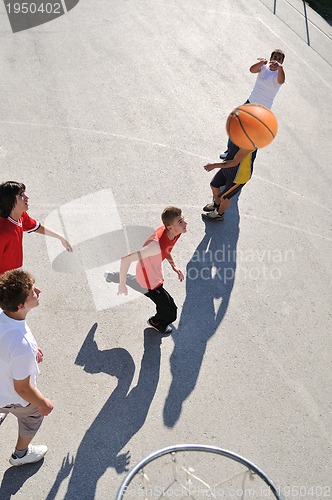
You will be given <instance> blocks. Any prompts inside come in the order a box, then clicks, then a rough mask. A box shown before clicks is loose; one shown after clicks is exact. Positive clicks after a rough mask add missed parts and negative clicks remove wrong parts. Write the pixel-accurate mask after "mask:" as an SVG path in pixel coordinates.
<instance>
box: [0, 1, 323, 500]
mask: <svg viewBox="0 0 332 500" xmlns="http://www.w3.org/2000/svg"><path fill="white" fill-rule="evenodd" d="M294 1H295V0H294ZM265 3H266V2H265ZM300 3H301V2H300ZM0 25H1V33H0V47H1V49H0V54H1V68H2V70H1V73H2V79H1V89H2V92H1V97H0V99H1V110H2V112H1V119H0V137H1V139H0V161H1V182H3V181H5V180H9V179H14V180H18V181H23V182H24V183H25V184H26V186H27V194H28V195H29V196H30V210H29V213H30V214H31V215H32V216H34V217H36V218H37V219H39V220H41V221H43V222H45V224H47V225H49V226H50V227H52V228H54V229H58V230H59V231H61V232H63V233H65V234H66V235H67V236H68V238H69V239H70V241H71V243H72V244H73V246H74V253H73V254H72V255H68V254H65V253H64V252H62V250H63V249H62V247H61V245H60V244H58V242H57V241H53V240H50V239H45V238H43V237H41V236H40V235H26V236H25V239H24V248H25V268H26V269H28V270H30V271H31V272H32V273H34V275H35V276H36V282H37V284H38V286H40V288H41V289H42V296H41V303H40V306H39V308H38V309H36V310H35V311H33V312H32V313H31V314H30V316H29V321H28V324H29V325H30V327H31V329H32V331H33V333H34V335H35V337H36V339H37V341H38V344H39V345H40V347H42V348H43V351H44V362H43V366H42V367H41V368H42V373H41V376H40V378H39V388H40V389H41V391H42V392H43V394H45V396H47V397H49V398H50V399H52V400H53V402H54V405H55V409H54V411H53V413H52V414H51V415H50V416H48V417H47V418H46V419H45V420H44V423H43V426H42V428H41V430H40V432H39V434H38V436H37V437H36V439H35V442H36V443H45V444H47V445H48V447H49V452H48V454H47V455H46V457H45V461H44V462H43V463H42V464H38V465H35V466H31V467H30V466H29V467H26V468H24V469H23V468H18V469H15V468H10V466H9V464H8V458H9V456H10V453H11V451H12V446H13V444H14V443H15V439H16V421H15V419H14V418H7V419H6V421H5V422H4V424H3V425H2V426H1V428H0V450H1V455H0V471H1V474H2V482H1V487H0V498H1V499H2V498H11V497H15V498H24V499H26V498H33V499H35V500H43V499H46V498H48V499H51V498H57V499H62V498H66V499H76V498H77V499H78V498H80V499H85V498H86V499H91V498H97V499H101V498H114V496H115V493H116V491H117V489H118V487H119V485H120V483H121V481H122V479H123V478H124V476H125V473H126V470H127V469H130V468H131V467H133V466H134V465H135V464H136V463H137V462H138V461H139V460H141V459H142V458H143V457H144V456H145V455H147V454H148V453H150V452H151V451H153V450H156V449H159V448H162V447H164V446H168V445H172V444H176V443H189V442H191V443H202V444H210V445H214V446H219V447H222V448H225V449H229V450H232V451H234V452H236V453H239V454H241V455H243V456H245V457H247V458H248V459H250V460H252V461H253V462H254V463H256V464H257V465H258V466H259V467H261V468H262V469H263V470H264V471H265V472H266V473H267V474H268V475H269V476H270V477H271V478H272V479H273V481H274V482H275V483H276V484H277V485H280V486H281V488H282V489H283V491H284V495H285V496H286V498H296V497H299V496H301V497H302V498H330V497H332V484H331V470H332V460H331V456H332V454H331V415H332V413H331V412H332V407H331V397H330V387H331V373H332V372H331V336H330V331H331V282H332V280H331V265H330V262H331V242H332V233H331V211H332V207H331V195H330V192H331V189H330V186H331V166H330V157H331V140H330V138H331V73H332V72H331V66H330V65H329V64H328V63H327V61H326V60H324V59H323V58H322V57H320V55H319V54H318V53H317V52H314V51H313V50H311V49H310V47H308V46H307V45H306V44H305V42H304V41H303V40H302V39H301V38H300V37H298V36H297V35H296V33H294V31H292V30H290V29H289V27H287V26H286V25H285V24H284V23H283V22H282V21H281V20H280V19H278V18H277V17H275V16H273V14H272V12H271V10H269V9H267V8H266V6H265V5H264V4H263V3H262V2H260V1H259V0H252V1H251V2H250V5H249V4H248V2H244V1H239V0H225V1H224V2H219V1H217V0H215V1H214V0H202V1H198V0H190V1H189V0H183V1H180V0H178V1H175V0H174V1H167V2H154V1H139V0H131V1H126V2H117V1H106V0H105V1H100V2H93V3H92V2H83V1H82V0H81V1H80V2H79V3H78V4H77V5H76V7H74V8H73V9H72V10H71V11H70V12H68V13H67V14H66V15H63V16H61V17H59V18H58V19H55V20H54V21H52V22H49V23H47V24H44V25H42V26H39V27H35V28H33V29H29V30H26V31H21V32H19V33H15V34H13V33H12V31H11V27H10V24H9V22H8V18H7V15H6V11H5V8H4V6H3V5H1V6H0ZM327 29H328V28H327ZM276 47H280V48H283V49H284V50H285V53H286V59H285V71H286V84H285V85H284V86H283V87H282V88H281V90H280V92H279V94H278V96H277V97H276V100H275V103H274V108H273V110H274V112H275V114H276V117H277V119H278V123H279V131H278V135H277V137H276V139H275V140H274V141H273V143H272V144H271V145H270V146H269V147H267V148H265V149H262V150H261V151H259V152H258V155H257V159H256V162H255V166H254V176H253V178H252V179H251V181H250V182H249V184H248V185H247V186H246V187H245V188H244V189H243V191H242V193H241V195H240V196H239V197H238V199H236V200H234V202H233V204H232V206H231V208H230V210H229V212H228V213H227V216H226V217H225V221H224V222H223V223H221V224H219V223H218V224H212V223H211V224H205V223H203V221H202V220H201V215H200V214H201V207H202V206H203V205H205V204H206V202H207V201H208V200H209V199H210V188H209V181H210V179H211V174H209V173H207V172H205V171H204V170H203V165H204V164H205V163H207V162H208V161H216V160H217V159H218V155H219V153H220V152H221V151H222V150H223V147H224V145H225V142H226V132H225V128H224V124H225V121H226V118H227V115H228V113H229V112H230V111H231V109H233V108H234V107H235V106H236V105H238V104H240V103H242V102H244V100H245V99H246V98H247V96H248V94H249V91H250V89H251V87H252V85H253V83H254V79H255V77H254V76H253V75H251V74H250V73H249V71H248V68H249V66H250V65H251V64H252V63H253V62H254V61H255V60H256V58H257V57H263V56H264V57H268V56H269V54H270V52H271V51H272V49H273V48H276ZM169 204H175V205H179V206H181V207H182V209H183V213H184V215H185V217H186V219H187V221H188V232H187V234H185V235H183V236H181V238H180V240H179V242H178V243H177V245H176V247H175V249H174V251H173V254H174V259H175V261H176V263H177V264H178V266H179V267H180V268H182V269H183V270H184V271H186V281H185V283H180V282H178V281H177V278H176V276H175V274H174V273H173V272H172V271H171V270H170V269H169V268H168V267H167V264H166V265H165V266H164V270H165V280H166V283H167V285H166V288H167V289H168V290H169V291H170V292H171V294H172V295H173V296H174V298H175V300H176V302H177V304H178V308H179V309H178V319H177V321H176V322H175V324H174V334H173V335H172V336H171V337H168V338H163V339H158V338H156V337H152V336H151V330H148V329H146V328H145V325H146V320H147V318H148V317H149V316H150V315H151V314H152V313H153V306H152V304H150V301H148V300H147V299H146V298H145V297H140V296H138V295H137V294H135V293H134V292H133V293H131V292H130V294H129V296H128V297H127V298H124V297H121V298H119V297H117V295H116V286H115V285H113V284H111V285H108V284H106V283H105V282H104V280H103V272H104V271H105V270H106V269H111V270H112V269H114V270H115V269H117V268H118V265H119V259H120V257H121V255H122V254H123V253H125V252H127V250H128V249H135V248H136V247H137V246H139V245H140V244H141V243H142V241H144V238H145V237H146V236H147V235H148V234H149V232H150V231H151V229H153V228H155V227H157V226H158V225H159V221H160V213H161V211H162V209H163V208H164V207H165V206H167V205H169ZM300 488H301V489H300ZM229 498H230V497H229ZM234 498H236V496H235V497H234Z"/></svg>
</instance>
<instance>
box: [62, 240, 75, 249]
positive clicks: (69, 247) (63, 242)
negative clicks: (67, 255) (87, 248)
mask: <svg viewBox="0 0 332 500" xmlns="http://www.w3.org/2000/svg"><path fill="white" fill-rule="evenodd" d="M61 243H62V245H63V246H64V247H65V249H66V250H67V252H72V251H73V247H72V246H71V244H70V243H69V241H67V240H66V239H65V238H61Z"/></svg>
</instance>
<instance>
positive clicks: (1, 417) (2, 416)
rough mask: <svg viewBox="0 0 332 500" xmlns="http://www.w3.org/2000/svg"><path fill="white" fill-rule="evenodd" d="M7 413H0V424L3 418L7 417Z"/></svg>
mask: <svg viewBox="0 0 332 500" xmlns="http://www.w3.org/2000/svg"><path fill="white" fill-rule="evenodd" d="M7 415H8V413H0V425H1V424H2V422H3V421H4V420H5V418H6V417H7Z"/></svg>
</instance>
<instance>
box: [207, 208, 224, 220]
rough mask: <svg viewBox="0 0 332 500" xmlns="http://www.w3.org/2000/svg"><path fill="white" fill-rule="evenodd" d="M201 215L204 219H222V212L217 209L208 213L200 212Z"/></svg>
mask: <svg viewBox="0 0 332 500" xmlns="http://www.w3.org/2000/svg"><path fill="white" fill-rule="evenodd" d="M202 217H203V219H206V220H214V221H219V222H221V221H223V220H224V214H220V213H219V212H218V211H217V210H214V211H213V212H210V213H208V214H202Z"/></svg>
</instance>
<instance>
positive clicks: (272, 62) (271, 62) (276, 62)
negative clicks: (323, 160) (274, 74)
mask: <svg viewBox="0 0 332 500" xmlns="http://www.w3.org/2000/svg"><path fill="white" fill-rule="evenodd" d="M272 64H276V65H277V66H282V63H280V62H279V61H270V62H269V66H271V65H272Z"/></svg>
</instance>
